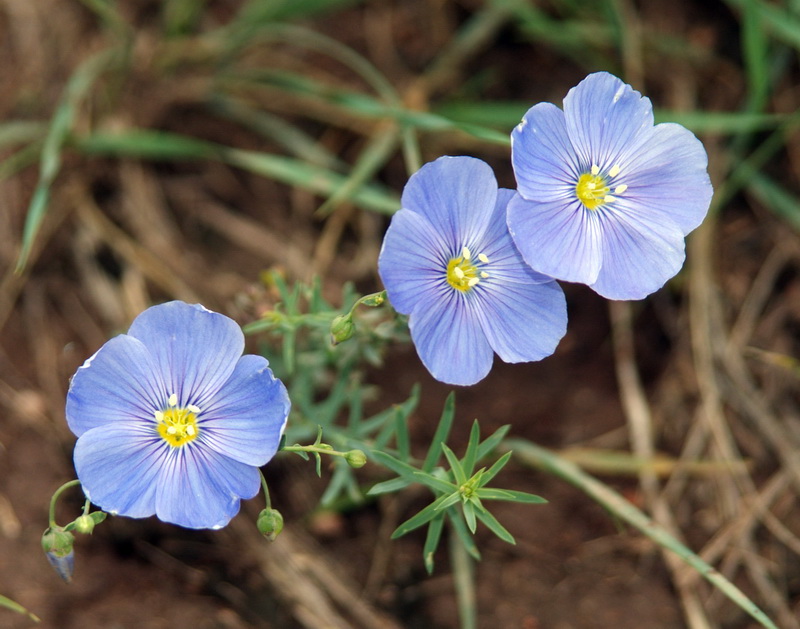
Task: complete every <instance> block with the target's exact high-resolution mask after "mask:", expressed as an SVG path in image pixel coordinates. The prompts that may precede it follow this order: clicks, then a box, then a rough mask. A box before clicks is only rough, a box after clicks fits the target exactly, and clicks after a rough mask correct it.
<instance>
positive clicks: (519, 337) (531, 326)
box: [470, 281, 567, 363]
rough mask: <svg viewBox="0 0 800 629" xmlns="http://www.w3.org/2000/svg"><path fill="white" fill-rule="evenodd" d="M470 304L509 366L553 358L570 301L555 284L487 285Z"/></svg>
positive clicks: (491, 342) (495, 283)
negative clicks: (551, 356)
mask: <svg viewBox="0 0 800 629" xmlns="http://www.w3.org/2000/svg"><path fill="white" fill-rule="evenodd" d="M470 305H471V306H472V311H473V313H474V315H475V316H476V317H477V318H478V319H479V320H480V322H481V326H482V328H483V332H484V334H486V338H487V339H488V341H489V344H490V345H491V347H492V349H493V350H494V351H495V352H496V353H497V355H498V356H500V358H502V359H503V360H504V361H505V362H507V363H520V362H527V361H532V360H541V359H542V358H544V357H546V356H550V354H552V353H553V352H554V351H555V350H556V347H557V346H558V342H559V341H560V340H561V339H562V338H563V336H564V334H565V333H566V331H567V302H566V299H565V298H564V292H563V291H562V290H561V287H560V286H559V285H558V284H557V283H556V282H548V283H546V284H540V283H536V284H523V283H520V282H515V283H509V282H503V281H497V282H492V283H491V284H489V283H488V282H487V289H486V290H485V291H482V292H481V293H480V294H479V299H474V300H471V301H470Z"/></svg>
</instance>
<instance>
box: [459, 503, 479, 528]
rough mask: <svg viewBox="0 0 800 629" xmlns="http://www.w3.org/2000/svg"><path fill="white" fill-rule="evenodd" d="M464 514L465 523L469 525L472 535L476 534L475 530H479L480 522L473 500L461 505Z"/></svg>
mask: <svg viewBox="0 0 800 629" xmlns="http://www.w3.org/2000/svg"><path fill="white" fill-rule="evenodd" d="M461 509H462V510H463V512H464V521H465V522H466V523H467V528H469V531H470V533H472V534H473V535H474V534H475V529H477V528H478V521H477V520H476V519H475V505H474V504H473V503H472V501H471V500H467V501H466V502H464V503H463V504H462V505H461Z"/></svg>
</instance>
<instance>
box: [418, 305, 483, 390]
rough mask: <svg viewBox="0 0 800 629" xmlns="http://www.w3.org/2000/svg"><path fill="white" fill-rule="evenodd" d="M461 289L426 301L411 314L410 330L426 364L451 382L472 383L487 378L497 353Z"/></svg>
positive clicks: (440, 376) (435, 373)
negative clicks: (493, 351)
mask: <svg viewBox="0 0 800 629" xmlns="http://www.w3.org/2000/svg"><path fill="white" fill-rule="evenodd" d="M467 299H469V295H465V294H463V293H461V292H459V291H457V290H454V289H450V290H449V291H446V292H443V293H442V295H441V296H439V298H437V299H430V300H426V301H425V302H424V303H423V304H422V305H421V307H419V308H417V309H416V310H415V311H414V312H412V313H411V318H410V319H409V329H410V330H411V338H412V340H413V341H414V345H415V346H416V348H417V353H418V354H419V357H420V359H421V360H422V363H423V364H424V365H425V367H427V369H428V371H430V372H431V374H432V375H433V377H434V378H436V379H437V380H439V381H440V382H445V383H447V384H458V385H470V384H475V383H476V382H478V381H479V380H482V379H483V378H485V377H486V374H488V373H489V370H490V369H491V368H492V359H493V353H492V348H491V347H490V345H489V342H488V341H487V340H486V335H485V334H484V333H483V329H482V328H481V324H480V321H479V320H478V318H477V317H475V316H474V315H473V313H472V312H471V311H470V309H469V308H468V307H467V306H466V304H465V303H464V301H465V300H467Z"/></svg>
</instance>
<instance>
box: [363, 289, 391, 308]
mask: <svg viewBox="0 0 800 629" xmlns="http://www.w3.org/2000/svg"><path fill="white" fill-rule="evenodd" d="M384 301H386V291H382V292H380V293H375V294H373V295H367V296H366V297H363V298H362V299H361V303H362V304H364V305H365V306H368V307H370V308H375V307H376V306H380V305H382V304H383V302H384Z"/></svg>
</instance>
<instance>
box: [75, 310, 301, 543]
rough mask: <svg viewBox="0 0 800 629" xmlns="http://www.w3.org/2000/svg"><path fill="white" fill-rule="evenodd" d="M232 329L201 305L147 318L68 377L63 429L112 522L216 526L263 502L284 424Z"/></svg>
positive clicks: (275, 396) (273, 386)
mask: <svg viewBox="0 0 800 629" xmlns="http://www.w3.org/2000/svg"><path fill="white" fill-rule="evenodd" d="M243 349H244V336H243V335H242V331H241V329H240V328H239V326H238V325H236V323H235V322H234V321H233V320H231V319H229V318H228V317H225V316H223V315H221V314H218V313H215V312H211V311H209V310H206V309H205V308H203V307H202V306H199V305H189V304H185V303H183V302H180V301H173V302H169V303H166V304H162V305H160V306H154V307H152V308H148V309H147V310H145V311H144V312H143V313H142V314H140V315H139V316H138V317H137V318H136V319H135V320H134V322H133V324H132V325H131V327H130V330H128V333H127V334H121V335H119V336H117V337H115V338H113V339H111V340H110V341H108V342H107V343H106V344H105V345H103V347H101V348H100V350H99V351H98V352H97V353H96V354H95V355H94V356H92V357H91V358H89V359H88V360H87V361H86V362H85V363H84V365H83V366H82V367H80V368H79V369H78V371H77V373H76V374H75V375H74V376H73V379H72V383H71V385H70V389H69V393H68V395H67V410H66V414H67V422H68V424H69V427H70V429H71V430H72V432H74V433H75V434H76V435H77V436H78V442H77V444H76V445H75V453H74V459H75V469H76V470H77V472H78V478H79V480H80V481H81V484H82V486H83V490H84V493H85V494H86V496H87V498H89V499H90V500H91V501H92V502H93V503H94V504H96V505H98V506H99V507H101V508H102V509H103V510H105V511H108V512H110V513H112V514H115V515H125V516H129V517H132V518H143V517H147V516H150V515H153V514H155V515H156V516H157V517H158V518H159V519H161V520H163V521H164V522H171V523H173V524H178V525H180V526H184V527H187V528H195V529H201V528H214V529H216V528H221V527H223V526H225V525H226V524H227V523H228V522H229V521H230V519H231V518H232V517H233V516H234V515H236V513H237V512H238V511H239V501H240V499H242V498H252V497H253V496H255V495H256V493H258V490H259V487H260V475H259V470H258V468H259V467H260V466H262V465H264V464H265V463H266V462H267V461H269V460H270V459H271V458H272V456H273V455H274V454H275V452H276V451H277V449H278V445H279V442H280V439H281V434H282V433H283V429H284V426H285V425H286V418H287V416H288V414H289V397H288V395H287V393H286V388H285V387H284V386H283V384H282V383H281V382H280V381H279V380H277V379H275V377H274V376H273V375H272V372H271V371H270V370H269V368H268V366H267V365H268V363H267V360H266V359H265V358H262V357H261V356H253V355H246V356H242V350H243Z"/></svg>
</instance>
